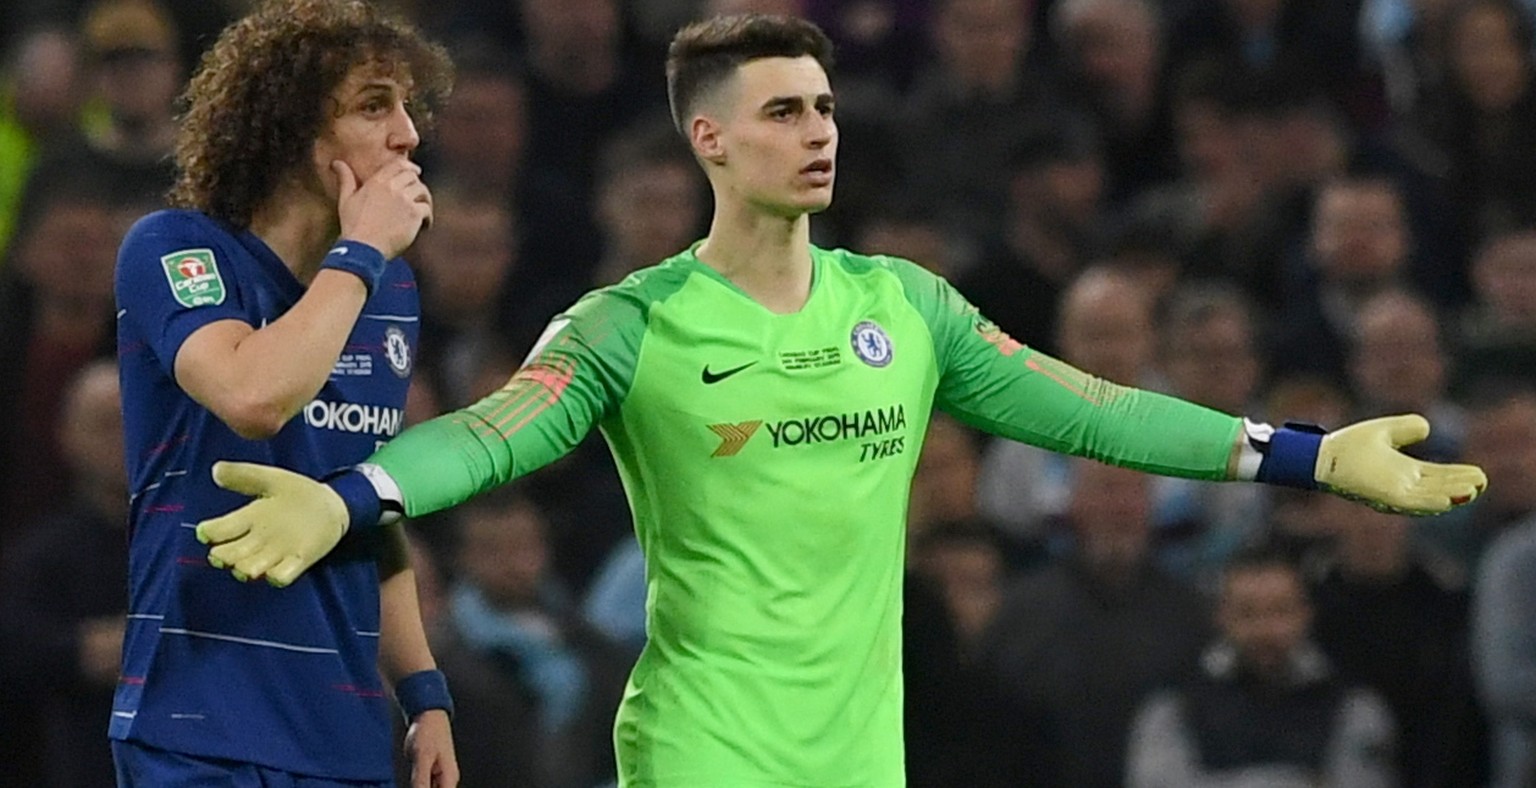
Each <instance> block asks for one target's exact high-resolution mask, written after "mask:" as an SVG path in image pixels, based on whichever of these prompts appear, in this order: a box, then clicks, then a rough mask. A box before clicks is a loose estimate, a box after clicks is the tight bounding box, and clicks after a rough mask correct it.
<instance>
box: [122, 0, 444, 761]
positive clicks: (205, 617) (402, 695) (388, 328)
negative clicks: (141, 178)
mask: <svg viewBox="0 0 1536 788" xmlns="http://www.w3.org/2000/svg"><path fill="white" fill-rule="evenodd" d="M451 78H452V74H451V65H450V63H449V60H448V57H447V55H446V53H445V52H444V51H443V50H442V49H441V48H440V47H438V46H437V45H435V44H432V43H430V42H428V41H426V40H424V39H423V38H422V37H421V36H420V35H419V34H418V33H417V32H416V31H415V30H413V29H412V28H410V27H409V26H407V25H405V24H403V23H401V22H399V21H396V20H394V19H391V18H389V17H387V16H384V15H382V14H380V13H379V12H377V11H376V10H375V9H373V8H372V7H370V6H369V5H367V4H366V3H362V2H353V1H349V0H272V1H271V2H267V3H266V4H264V5H262V6H261V7H259V8H258V9H257V10H256V11H254V12H253V13H252V14H251V15H250V16H248V17H246V18H244V19H242V20H240V21H238V22H236V23H235V24H233V25H231V26H230V27H229V28H228V29H227V30H225V31H224V33H223V34H222V36H221V37H220V38H219V40H218V41H217V43H215V44H214V45H213V47H212V48H211V49H210V50H209V51H208V53H207V54H206V55H205V56H204V58H203V61H202V64H201V66H200V67H199V69H198V72H197V74H196V76H195V77H194V78H193V79H192V81H191V83H190V85H189V87H188V89H187V93H186V96H185V100H184V116H183V118H182V119H181V122H182V126H181V129H180V136H179V139H178V141H177V145H176V164H177V167H178V171H179V172H178V180H177V183H176V185H175V187H174V189H173V192H172V194H171V202H172V204H173V205H174V206H176V207H175V209H173V210H165V211H159V212H156V213H153V214H150V215H149V216H146V217H144V218H143V219H141V220H140V221H139V222H138V223H137V224H136V225H135V226H134V227H133V229H132V230H131V231H129V233H128V235H127V236H126V237H125V238H124V240H123V244H122V248H121V250H120V251H119V255H118V264H117V299H118V322H119V331H118V335H119V346H118V356H119V361H120V363H121V367H122V373H121V374H122V399H123V412H124V423H125V430H126V433H127V443H126V446H127V463H128V469H129V475H130V483H131V485H132V504H131V505H132V509H131V514H130V551H131V553H130V554H131V560H130V563H131V566H130V578H131V582H130V600H129V601H130V608H129V611H130V614H129V621H128V627H127V633H126V636H125V639H124V648H123V676H122V681H121V684H120V685H119V688H118V692H117V697H116V699H115V702H114V704H113V709H112V722H111V734H110V735H111V737H112V739H113V753H114V757H115V758H116V761H117V770H118V784H119V786H157V787H158V788H167V787H170V788H174V787H175V786H190V785H205V784H209V783H208V780H209V779H210V778H211V777H213V776H216V777H217V779H218V782H219V784H220V785H231V786H242V787H243V786H265V785H305V786H331V785H338V786H339V785H343V784H345V785H347V786H367V785H379V786H384V785H389V784H392V776H393V766H392V761H393V759H392V756H391V749H392V747H391V743H390V742H391V730H392V726H391V704H390V700H389V698H390V696H391V694H393V696H394V697H395V699H396V700H398V702H399V704H400V706H401V707H402V708H403V710H404V711H405V713H406V714H407V715H408V716H409V717H410V719H411V730H410V733H409V735H408V737H407V742H408V744H407V749H408V750H409V755H410V757H411V758H412V759H413V765H414V768H415V776H414V783H415V785H416V786H420V787H421V788H427V787H428V786H444V787H446V786H452V785H455V784H456V783H457V781H458V775H457V772H458V767H457V763H456V761H455V758H454V754H453V742H452V736H451V733H450V728H449V712H450V710H451V706H452V702H451V699H450V698H449V695H448V690H447V685H446V682H445V681H444V680H443V677H442V674H441V673H439V672H438V671H437V670H436V665H435V663H434V661H433V658H432V654H431V652H430V650H429V649H428V647H427V641H426V637H425V635H424V633H423V630H422V624H421V617H420V613H419V610H418V606H417V599H416V591H415V579H414V577H413V575H412V573H411V571H410V569H409V564H408V562H407V561H406V560H405V558H404V556H405V550H404V543H403V536H402V534H401V533H400V531H399V529H382V530H379V531H377V532H373V533H370V534H366V535H365V534H360V535H359V536H360V538H357V539H348V540H346V541H345V542H344V543H343V544H342V545H341V546H340V547H339V548H338V549H337V550H336V552H334V553H332V554H331V556H330V557H329V558H328V559H327V560H325V561H324V562H322V563H321V564H320V565H318V566H317V567H315V571H312V572H311V573H310V574H308V575H306V577H305V578H304V579H303V580H302V581H300V582H299V583H296V584H295V585H294V588H291V589H287V590H285V591H282V592H278V591H277V590H276V589H273V588H271V587H269V586H267V585H266V584H248V583H243V582H240V581H239V580H236V579H232V578H231V577H230V576H229V575H228V574H227V573H224V572H214V571H209V569H208V568H207V564H206V562H204V560H203V548H202V546H201V545H199V543H198V541H197V539H196V537H195V535H194V533H193V530H192V528H191V527H190V524H192V523H195V522H197V521H198V520H199V519H200V518H202V517H205V516H209V515H211V514H214V513H217V512H220V511H224V510H227V509H228V508H229V507H230V506H231V505H232V504H233V503H234V502H235V501H237V500H238V497H231V495H230V494H229V493H227V492H224V491H222V490H220V489H219V488H218V487H216V486H214V484H213V483H212V480H211V478H210V476H209V472H208V469H209V467H210V466H211V465H212V464H213V461H214V460H215V459H216V458H224V457H230V456H238V457H243V458H246V459H250V460H258V461H261V462H264V463H270V464H273V465H277V466H281V467H284V468H289V469H292V470H294V471H298V472H302V473H305V474H309V475H313V476H325V475H326V474H328V473H330V472H332V471H335V470H337V469H341V468H347V467H350V466H352V465H354V464H355V463H357V462H358V461H360V460H362V459H363V458H365V457H367V456H368V455H369V454H370V453H371V452H373V451H374V450H375V449H376V448H377V447H378V446H380V445H382V444H383V443H384V442H385V441H386V440H388V439H389V438H390V437H391V436H393V435H394V434H395V433H396V432H397V431H398V430H399V428H400V421H401V414H402V411H403V408H404V405H405V395H406V388H407V385H408V382H409V378H410V372H411V366H412V352H413V349H414V347H415V344H416V335H417V326H418V323H417V315H418V313H419V304H418V301H417V297H416V290H415V286H414V281H413V279H412V275H411V272H410V269H409V268H407V266H406V265H405V263H404V262H403V261H401V260H399V259H398V257H399V255H401V254H402V253H403V252H404V251H405V250H406V249H407V248H408V247H409V246H410V245H411V243H412V242H413V241H414V240H415V238H416V235H417V233H418V232H419V231H420V229H421V228H422V227H423V226H425V225H426V224H427V223H428V222H430V221H431V218H432V198H431V193H430V192H429V191H428V190H427V187H426V185H425V184H423V183H422V182H421V178H420V175H421V168H420V167H418V166H417V165H416V164H415V163H413V162H412V161H411V155H412V153H413V152H414V151H415V150H416V147H417V145H418V143H419V142H420V137H419V135H418V124H420V123H421V122H423V120H424V119H425V118H426V117H428V109H429V107H430V106H431V104H432V103H433V101H435V100H437V99H438V98H441V97H442V96H444V95H446V93H447V91H448V88H449V85H450V83H451ZM381 667H382V669H383V672H384V674H385V676H386V677H387V678H388V679H389V680H390V681H392V682H393V684H394V686H393V687H392V688H390V687H386V686H384V685H383V683H382V682H381V679H380V668H381ZM391 689H392V692H391Z"/></svg>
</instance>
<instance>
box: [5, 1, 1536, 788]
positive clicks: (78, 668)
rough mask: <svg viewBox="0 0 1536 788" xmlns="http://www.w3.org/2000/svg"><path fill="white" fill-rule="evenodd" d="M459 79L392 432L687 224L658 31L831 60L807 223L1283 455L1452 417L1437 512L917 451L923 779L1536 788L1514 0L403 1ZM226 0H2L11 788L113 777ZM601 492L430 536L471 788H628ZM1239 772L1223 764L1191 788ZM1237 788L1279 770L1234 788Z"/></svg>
mask: <svg viewBox="0 0 1536 788" xmlns="http://www.w3.org/2000/svg"><path fill="white" fill-rule="evenodd" d="M392 5H393V6H395V7H397V9H398V10H399V11H400V12H401V13H404V14H406V15H408V16H410V17H411V18H412V19H414V20H415V21H416V22H417V24H418V25H419V26H421V27H422V28H424V29H426V30H428V31H430V32H431V33H432V34H433V35H434V36H435V37H436V38H438V39H439V40H441V41H443V42H444V43H445V44H446V45H447V46H448V48H449V50H450V52H451V53H452V55H453V57H454V60H455V62H456V64H457V69H458V81H457V89H456V91H455V94H454V96H453V97H452V100H451V101H450V102H449V103H448V104H447V105H446V106H445V107H444V108H442V109H441V111H440V112H439V113H438V115H437V118H436V128H435V131H434V133H433V135H432V136H431V137H430V138H429V139H428V141H427V143H426V144H425V145H424V146H423V148H422V149H421V150H420V152H419V157H418V158H419V159H420V160H421V161H422V163H423V166H424V169H425V179H426V180H427V182H428V183H429V185H430V186H431V188H432V189H433V192H434V195H435V199H436V221H435V222H434V224H433V225H432V227H431V229H430V230H429V231H428V232H426V233H425V234H424V235H423V236H422V237H421V239H420V240H419V241H418V243H417V244H416V246H415V247H414V248H413V249H412V250H411V252H410V253H409V254H408V255H407V257H408V258H409V259H410V260H411V262H412V263H413V265H414V267H415V270H416V272H417V276H418V278H419V280H420V282H421V288H422V297H423V327H422V340H421V345H422V346H421V347H420V348H418V349H417V350H418V353H417V370H418V373H417V378H416V380H415V383H414V385H413V389H412V395H411V398H410V406H409V413H408V416H407V421H408V422H415V421H420V420H422V419H424V418H427V417H430V416H432V415H435V414H437V413H440V412H442V411H444V410H447V409H452V408H455V407H459V406H462V405H465V404H467V403H469V402H472V401H474V400H475V399H477V398H478V397H479V396H481V395H483V394H485V393H487V392H488V391H490V390H492V389H494V388H496V387H497V386H499V385H500V383H501V382H502V381H504V380H505V379H506V378H507V377H508V375H509V374H510V373H511V371H512V370H513V369H514V367H515V365H516V364H517V362H518V360H520V359H521V358H522V357H523V355H524V354H525V353H526V352H527V350H528V348H529V347H530V346H531V345H532V343H533V341H534V339H535V338H536V337H537V335H538V333H539V331H540V330H541V329H542V326H543V324H544V322H545V321H546V320H547V319H548V318H549V317H550V316H551V315H553V314H554V313H555V312H557V311H558V310H560V309H561V308H562V307H564V306H565V305H567V304H569V303H570V302H571V301H573V300H574V298H575V297H576V296H578V295H579V294H580V293H582V292H584V291H586V290H588V289H590V288H593V287H596V286H601V285H604V284H608V283H612V282H615V281H618V280H619V279H621V278H622V277H623V276H624V275H625V274H627V273H628V272H629V271H631V270H634V269H635V268H638V267H641V266H645V265H649V264H651V263H654V262H657V261H659V260H661V259H663V258H665V257H668V256H670V255H672V254H674V253H676V252H678V251H680V250H682V249H684V248H685V247H687V246H688V244H690V243H691V242H692V241H694V240H695V239H697V238H698V237H701V236H702V234H703V232H704V230H705V229H706V226H705V225H706V222H707V217H708V212H709V207H710V200H709V194H708V191H707V188H706V184H705V183H704V180H703V176H702V174H701V172H700V171H699V169H698V167H697V166H696V165H695V164H694V162H693V161H692V159H691V157H690V154H689V152H688V150H687V148H686V146H685V145H684V144H683V142H682V140H681V138H680V137H679V136H678V135H677V134H676V132H675V131H674V130H673V129H672V128H671V126H670V124H669V122H668V120H667V119H666V96H665V86H664V80H663V73H662V60H663V56H664V52H665V46H666V42H667V40H668V38H669V37H670V35H671V33H672V32H673V31H674V30H676V28H677V27H678V26H680V25H681V24H683V23H686V22H687V21H690V20H692V19H695V18H698V17H700V16H701V15H704V14H710V13H722V12H736V11H747V10H753V11H777V12H786V13H797V14H801V15H805V16H808V17H810V18H812V19H814V20H816V21H817V22H818V23H820V24H821V25H822V26H823V27H824V28H825V29H826V30H827V31H828V33H829V34H830V35H831V36H832V38H833V39H834V41H835V42H836V43H837V45H838V58H837V59H838V66H837V71H836V73H835V74H834V86H835V89H836V93H837V119H838V122H839V127H840V131H841V142H840V151H839V153H840V155H839V157H838V175H837V195H838V196H837V199H836V201H835V203H834V206H833V208H832V209H831V210H829V211H828V212H826V213H825V214H822V215H819V216H817V217H816V218H815V219H814V220H813V222H812V233H813V236H814V239H815V241H816V242H817V243H818V244H821V245H823V246H847V247H850V248H853V249H855V250H858V251H861V252H864V253H888V254H893V255H898V256H902V257H907V258H910V259H912V260H915V261H917V262H919V263H921V264H923V265H925V266H928V267H930V268H932V269H933V270H935V271H938V272H940V273H942V274H944V275H946V276H947V277H949V278H950V280H951V281H952V282H954V283H955V285H956V286H957V287H958V288H959V289H960V290H961V292H963V293H964V294H965V295H966V296H967V297H969V298H970V299H971V300H972V301H973V302H974V303H976V304H977V305H978V306H979V307H980V308H981V309H982V311H983V312H984V313H985V314H986V315H988V316H989V317H990V318H991V319H992V320H994V321H996V322H997V323H998V324H999V325H1000V326H1001V327H1002V328H1003V329H1004V330H1005V331H1007V332H1009V333H1010V334H1012V335H1013V336H1014V337H1015V338H1017V339H1019V340H1020V341H1022V342H1024V343H1026V344H1028V345H1030V346H1032V347H1036V348H1040V349H1042V350H1044V351H1047V352H1050V353H1052V354H1055V355H1057V356H1059V357H1061V358H1063V359H1065V360H1067V361H1069V362H1071V363H1073V364H1075V365H1077V366H1079V367H1081V368H1083V369H1086V370H1087V371H1089V372H1092V373H1095V374H1098V375H1101V376H1104V377H1107V378H1110V379H1112V380H1115V381H1117V382H1120V383H1126V384H1133V385H1137V386H1141V387H1146V388H1150V389H1154V390H1159V391H1164V392H1169V393H1172V394H1175V395H1178V396H1181V397H1184V398H1187V399H1191V400H1194V401H1197V402H1200V403H1203V404H1206V405H1209V406H1211V407H1215V408H1218V409H1221V410H1224V411H1227V412H1231V413H1238V414H1245V415H1248V416H1251V417H1253V418H1256V419H1263V420H1268V421H1270V422H1273V423H1276V424H1278V423H1280V422H1282V421H1286V420H1301V421H1310V422H1315V423H1319V424H1323V425H1326V426H1339V425H1341V424H1344V423H1347V422H1349V421H1351V420H1354V419H1358V418H1363V417H1369V416H1376V415H1383V414H1388V413H1399V412H1409V411H1412V412H1418V413H1422V414H1425V415H1427V416H1428V417H1429V418H1430V420H1431V421H1432V423H1433V425H1434V432H1433V434H1432V435H1431V437H1430V439H1429V440H1428V441H1427V442H1425V443H1424V444H1422V445H1421V446H1420V447H1417V448H1416V449H1415V451H1416V453H1418V454H1420V456H1424V457H1426V458H1432V459H1436V460H1456V461H1468V462H1476V463H1479V464H1481V465H1482V466H1483V467H1484V468H1485V469H1486V470H1487V473H1488V476H1489V480H1490V487H1489V489H1488V492H1487V494H1486V495H1485V496H1484V497H1483V498H1482V499H1481V500H1479V501H1478V502H1477V503H1476V504H1474V505H1473V506H1471V507H1468V508H1466V509H1464V510H1460V511H1458V512H1456V513H1453V514H1451V515H1445V516H1442V517H1438V518H1427V519H1412V518H1407V517H1400V516H1391V515H1385V514H1379V513H1376V512H1373V511H1370V510H1368V509H1366V508H1364V507H1362V506H1358V505H1355V504H1351V503H1348V502H1345V501H1342V500H1340V499H1336V498H1333V497H1330V496H1327V495H1324V494H1320V493H1305V492H1295V491H1280V490H1273V489H1267V488H1261V487H1259V486H1257V485H1215V484H1206V483H1194V482H1183V481H1175V480H1169V479H1157V478H1153V477H1148V476H1142V475H1139V474H1135V473H1131V472H1127V471H1121V470H1118V469H1113V468H1108V467H1106V466H1101V465H1096V464H1093V463H1088V462H1085V461H1078V460H1071V459H1067V458H1064V457H1060V456H1057V455H1052V454H1049V453H1046V452H1043V451H1039V450H1036V449H1033V448H1030V447H1025V446H1021V445H1018V444H1009V443H1003V442H997V441H990V440H987V439H984V438H983V437H982V436H979V435H976V434H973V433H972V432H970V431H968V430H967V429H966V428H965V427H963V426H960V425H959V424H957V423H956V422H954V421H951V420H948V419H947V418H944V417H938V418H936V420H935V421H934V423H933V425H932V427H931V429H930V431H929V434H928V437H927V441H926V443H925V445H924V447H923V452H922V455H921V459H920V462H919V466H918V472H917V478H916V481H915V484H914V492H913V501H912V508H911V516H910V532H911V538H910V541H909V554H908V562H909V565H908V591H907V607H906V618H905V627H906V630H907V632H906V637H907V647H906V672H907V693H908V707H909V714H908V719H907V739H908V750H909V755H908V761H909V773H910V775H911V777H910V780H911V784H912V785H914V786H919V787H920V786H951V785H966V786H987V785H999V786H1004V785H1013V786H1035V785H1039V786H1068V787H1070V788H1078V787H1082V788H1094V787H1096V786H1116V785H1131V786H1186V785H1196V784H1198V785H1213V786H1219V785H1233V786H1236V785H1265V786H1271V785H1272V786H1288V785H1297V786H1302V785H1313V786H1315V785H1333V786H1339V787H1340V788H1354V786H1374V785H1403V786H1423V787H1424V788H1429V787H1430V786H1484V785H1494V786H1498V787H1499V788H1503V786H1517V785H1521V786H1523V785H1529V784H1536V783H1531V782H1527V781H1528V780H1531V779H1536V777H1533V774H1536V772H1533V771H1531V766H1530V764H1531V762H1532V759H1533V756H1532V752H1533V750H1536V48H1533V34H1532V29H1533V13H1536V2H1532V1H1531V0H1054V1H1053V0H777V1H776V2H774V1H769V0H757V1H756V2H754V1H753V0H628V2H625V1H624V0H433V2H425V0H401V1H400V2H396V3H393V4H392ZM245 7H246V4H245V3H243V2H240V0H100V1H99V2H95V3H88V2H83V0H6V2H5V10H4V12H3V13H0V368H3V369H4V374H0V414H4V415H3V417H0V468H3V471H0V686H3V687H4V688H5V691H4V692H0V769H3V774H4V777H3V778H0V781H3V782H5V783H6V784H8V785H28V786H60V787H64V786H68V787H70V788H73V787H74V786H81V787H89V786H105V785H110V784H111V777H110V766H109V764H108V748H107V744H106V738H105V731H106V726H107V715H108V711H109V707H110V699H111V691H112V688H113V686H114V683H115V681H116V676H117V660H118V651H119V649H120V646H121V640H122V632H123V614H124V612H125V610H124V606H125V593H124V590H125V585H126V581H125V576H126V562H127V551H126V546H125V544H124V541H125V540H124V526H123V523H124V519H125V511H126V506H127V492H126V490H125V485H126V483H125V479H124V472H123V464H122V463H123V458H122V440H121V434H120V429H121V428H120V423H121V422H120V418H121V417H120V415H119V412H118V405H117V380H116V374H115V366H114V364H113V361H112V356H113V351H114V328H113V324H114V306H113V296H112V270H113V264H114V260H115V255H116V247H117V243H118V240H119V238H120V237H121V235H122V233H123V231H124V230H125V229H126V228H127V227H128V226H129V225H130V224H131V223H132V221H133V220H135V219H136V218H137V217H139V216H141V215H143V214H145V213H147V212H149V211H152V210H154V209H155V208H156V207H157V206H158V205H160V203H161V196H162V195H163V194H164V192H165V191H166V189H167V188H168V186H169V185H170V181H171V178H172V169H171V166H170V163H169V159H168V155H169V154H170V152H171V146H172V143H173V140H174V136H175V129H176V111H177V104H176V98H177V94H178V93H179V91H180V90H181V89H182V87H183V86H184V84H185V82H186V79H187V76H188V75H189V74H190V73H191V69H192V68H194V67H195V64H196V61H197V58H198V56H199V54H200V52H201V51H202V50H203V49H204V48H205V47H206V46H207V45H208V44H209V43H210V42H211V41H212V40H213V38H214V37H215V36H216V35H217V34H218V31H219V30H220V29H221V27H222V26H223V25H225V24H226V23H228V22H229V21H230V20H232V19H233V18H235V17H236V16H238V15H239V14H240V13H241V12H242V11H243V10H245ZM630 529H631V527H630V518H629V514H628V510H627V507H626V505H625V501H624V497H623V491H622V490H621V488H620V487H619V482H618V478H617V476H616V474H615V471H614V470H613V465H612V461H611V459H610V458H609V456H608V453H607V450H606V448H605V447H604V446H603V445H602V443H601V441H600V440H598V439H597V438H596V436H594V437H593V438H591V439H589V440H588V441H587V442H586V443H584V444H583V445H582V446H581V447H580V448H579V449H578V450H577V451H576V452H575V453H573V454H572V455H570V456H569V457H567V458H566V459H564V460H562V461H560V462H559V463H556V464H555V465H554V466H551V467H549V468H546V469H544V470H542V471H540V472H538V473H536V474H534V475H532V476H531V477H529V478H527V479H526V480H523V481H521V482H518V483H517V484H515V485H514V486H512V487H511V488H509V489H508V490H507V491H505V492H500V493H497V494H494V495H490V496H487V497H485V498H483V499H480V500H477V501H475V502H474V503H472V504H470V505H466V506H464V507H461V508H459V509H458V510H455V511H452V512H450V513H447V514H445V515H439V516H436V517H434V518H432V520H431V521H424V522H419V523H417V524H416V527H414V528H413V532H414V534H413V535H414V538H416V539H417V540H418V541H417V543H416V547H417V548H418V554H417V558H418V561H417V570H418V572H419V574H420V579H421V583H422V587H421V593H422V597H423V598H422V604H423V613H424V615H425V617H426V618H427V622H428V626H429V628H430V630H431V631H432V633H433V638H434V643H435V650H436V653H437V656H438V659H439V661H440V663H441V665H442V667H443V669H444V670H445V672H447V674H448V676H449V677H450V681H451V682H452V684H453V687H454V689H455V694H456V697H457V699H458V703H459V712H458V716H457V717H456V720H455V729H456V735H457V741H458V750H459V755H460V759H461V762H462V764H463V768H464V775H465V785H467V786H470V788H480V787H481V786H561V787H564V786H570V787H571V788H586V787H587V786H594V785H601V784H605V783H607V782H609V781H611V779H612V777H611V775H612V748H611V743H610V742H609V730H610V723H611V715H612V711H613V708H614V705H615V703H616V701H617V698H618V696H619V694H620V693H621V692H622V687H623V681H624V677H625V675H626V671H627V669H628V667H629V665H630V664H631V663H632V661H633V659H634V657H635V655H636V654H637V653H638V650H639V649H640V647H641V646H642V644H643V642H644V637H645V635H644V623H643V617H644V569H643V562H642V559H641V558H640V556H639V552H638V548H637V546H636V544H635V542H634V540H633V537H632V536H631V530H630ZM1205 779H1210V780H1211V781H1210V782H1201V781H1200V780H1205ZM1242 780H1251V782H1242Z"/></svg>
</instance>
